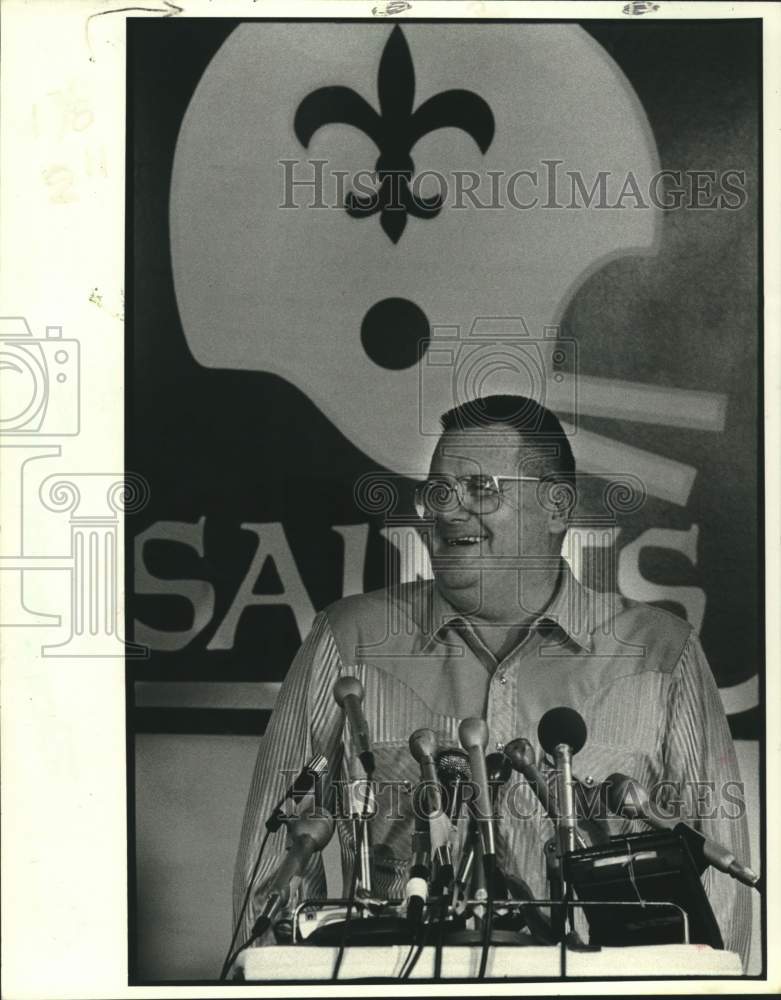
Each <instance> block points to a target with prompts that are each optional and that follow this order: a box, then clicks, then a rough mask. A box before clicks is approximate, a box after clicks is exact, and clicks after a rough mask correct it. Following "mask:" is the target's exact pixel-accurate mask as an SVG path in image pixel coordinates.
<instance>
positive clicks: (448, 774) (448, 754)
mask: <svg viewBox="0 0 781 1000" xmlns="http://www.w3.org/2000/svg"><path fill="white" fill-rule="evenodd" d="M436 765H437V774H438V775H439V780H440V781H441V782H442V783H443V784H444V783H445V782H447V783H452V782H454V781H459V780H460V781H469V780H470V779H471V777H472V770H471V768H470V766H469V755H468V754H467V753H466V751H465V750H458V749H457V748H456V747H450V748H448V749H442V750H440V751H439V752H438V753H437V754H436Z"/></svg>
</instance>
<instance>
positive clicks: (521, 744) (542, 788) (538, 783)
mask: <svg viewBox="0 0 781 1000" xmlns="http://www.w3.org/2000/svg"><path fill="white" fill-rule="evenodd" d="M504 754H505V756H506V757H507V759H508V760H509V761H510V764H511V766H512V767H513V768H514V770H516V771H517V772H518V773H519V774H522V775H523V776H524V778H526V780H527V781H528V783H529V785H530V786H531V790H532V791H533V792H534V794H535V795H536V796H537V800H538V801H539V803H540V805H541V806H542V808H543V809H544V810H545V812H546V813H547V814H548V816H550V818H551V819H556V818H557V813H556V806H555V803H553V802H552V801H551V797H550V794H549V791H548V784H547V782H546V781H545V778H544V777H543V775H542V773H541V771H540V769H539V768H538V767H537V763H536V755H535V753H534V747H533V746H532V745H531V743H530V742H529V741H528V740H527V739H524V738H523V736H519V737H518V739H517V740H511V741H510V742H509V743H508V744H507V745H506V746H505V748H504Z"/></svg>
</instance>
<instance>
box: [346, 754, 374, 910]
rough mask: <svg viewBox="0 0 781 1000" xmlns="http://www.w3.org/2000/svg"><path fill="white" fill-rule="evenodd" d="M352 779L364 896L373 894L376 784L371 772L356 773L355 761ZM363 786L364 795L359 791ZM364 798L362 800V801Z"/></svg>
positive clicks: (352, 813) (360, 887) (360, 888)
mask: <svg viewBox="0 0 781 1000" xmlns="http://www.w3.org/2000/svg"><path fill="white" fill-rule="evenodd" d="M351 770H352V780H351V782H350V816H351V819H352V830H353V843H354V844H355V851H356V864H357V865H358V890H357V891H358V892H360V894H361V895H362V896H371V894H372V871H371V836H370V827H369V820H370V819H371V817H372V815H373V814H374V785H373V782H372V779H371V775H370V774H368V773H367V774H366V776H365V777H358V776H357V775H356V771H357V768H356V767H355V764H354V762H353V765H352V768H351ZM361 787H363V790H364V792H363V796H362V797H361V795H360V794H359V791H360V789H361ZM361 798H362V801H361Z"/></svg>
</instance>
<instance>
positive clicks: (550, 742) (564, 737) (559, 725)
mask: <svg viewBox="0 0 781 1000" xmlns="http://www.w3.org/2000/svg"><path fill="white" fill-rule="evenodd" d="M537 736H538V738H539V741H540V744H541V746H542V748H543V750H544V751H545V753H547V754H551V755H552V754H553V753H554V751H555V750H556V747H557V746H558V745H559V744H560V743H566V744H567V746H568V747H570V749H571V750H572V753H573V754H575V753H578V751H579V750H581V749H582V747H583V744H584V743H585V742H586V723H585V722H584V721H583V716H582V715H580V713H579V712H576V711H575V709H574V708H564V707H563V706H562V707H561V708H551V709H549V710H548V711H547V712H546V713H545V715H543V717H542V718H541V719H540V724H539V726H538V728H537Z"/></svg>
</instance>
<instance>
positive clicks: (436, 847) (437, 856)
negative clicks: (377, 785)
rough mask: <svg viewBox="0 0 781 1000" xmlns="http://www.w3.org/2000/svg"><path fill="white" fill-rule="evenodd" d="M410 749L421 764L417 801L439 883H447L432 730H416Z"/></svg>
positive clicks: (449, 864) (445, 833)
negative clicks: (435, 864) (425, 822)
mask: <svg viewBox="0 0 781 1000" xmlns="http://www.w3.org/2000/svg"><path fill="white" fill-rule="evenodd" d="M409 749H410V753H411V754H412V756H413V757H414V758H415V760H416V761H417V762H418V764H420V778H421V783H422V784H421V788H422V790H423V792H424V795H423V796H421V798H423V799H425V802H421V801H419V804H420V806H422V808H423V810H424V813H425V816H426V818H427V819H428V827H429V837H430V840H431V853H432V855H433V857H434V860H435V861H436V862H437V865H438V866H439V873H438V874H439V878H438V882H439V884H440V885H441V884H442V883H444V884H445V885H447V884H449V883H450V881H451V880H452V878H453V858H452V854H451V851H450V823H449V821H448V818H447V816H446V815H445V813H444V810H443V806H442V786H441V785H440V783H439V778H438V776H437V767H436V763H435V761H434V755H435V754H436V752H437V750H438V746H437V737H436V734H435V733H434V731H433V730H432V729H416V730H415V732H414V733H413V734H412V735H411V736H410V738H409Z"/></svg>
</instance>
